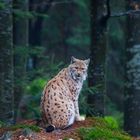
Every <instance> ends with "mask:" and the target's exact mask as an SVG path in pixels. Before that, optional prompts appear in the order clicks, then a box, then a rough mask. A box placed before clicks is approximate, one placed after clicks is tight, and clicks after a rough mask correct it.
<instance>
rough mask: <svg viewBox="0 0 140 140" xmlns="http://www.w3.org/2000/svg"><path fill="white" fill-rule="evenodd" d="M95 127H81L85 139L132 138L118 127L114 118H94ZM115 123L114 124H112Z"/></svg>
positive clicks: (116, 139) (124, 139)
mask: <svg viewBox="0 0 140 140" xmlns="http://www.w3.org/2000/svg"><path fill="white" fill-rule="evenodd" d="M94 119H95V122H94V124H93V127H88V128H80V129H79V134H80V136H81V139H83V140H93V139H94V140H131V138H130V136H129V135H128V134H126V133H125V132H124V131H122V130H120V129H119V128H118V127H117V124H116V122H115V120H114V119H112V118H109V119H106V118H94ZM112 124H113V125H112Z"/></svg>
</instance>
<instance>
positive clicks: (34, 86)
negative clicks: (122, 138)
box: [0, 0, 140, 136]
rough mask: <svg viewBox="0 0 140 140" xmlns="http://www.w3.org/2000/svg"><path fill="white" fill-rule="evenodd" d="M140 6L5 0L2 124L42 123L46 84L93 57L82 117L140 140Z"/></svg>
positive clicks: (131, 1) (126, 1) (0, 55)
mask: <svg viewBox="0 0 140 140" xmlns="http://www.w3.org/2000/svg"><path fill="white" fill-rule="evenodd" d="M139 9H140V0H121V1H117V0H0V120H1V121H2V122H6V123H7V124H13V123H15V122H16V121H19V120H23V119H29V118H30V119H31V118H40V96H41V93H42V91H43V87H44V85H45V84H46V83H47V81H49V80H50V79H51V78H52V77H53V76H55V75H56V74H57V73H58V72H59V71H60V70H61V69H62V68H63V67H66V66H67V65H68V64H69V63H70V58H71V56H75V57H76V58H79V59H86V58H89V57H90V59H91V62H90V66H89V72H88V78H87V81H86V82H85V83H84V87H83V90H82V92H81V95H80V100H79V104H80V112H81V114H84V115H86V116H93V115H94V116H105V117H106V116H108V118H109V117H111V118H112V119H115V120H117V123H118V125H119V127H121V128H124V130H126V131H127V132H129V133H130V134H132V135H134V136H140V10H139Z"/></svg>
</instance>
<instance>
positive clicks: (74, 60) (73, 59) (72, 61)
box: [70, 56, 76, 64]
mask: <svg viewBox="0 0 140 140" xmlns="http://www.w3.org/2000/svg"><path fill="white" fill-rule="evenodd" d="M74 62H76V58H75V57H74V56H72V57H71V62H70V63H71V64H73V63H74Z"/></svg>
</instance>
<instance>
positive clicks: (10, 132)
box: [0, 118, 140, 140]
mask: <svg viewBox="0 0 140 140" xmlns="http://www.w3.org/2000/svg"><path fill="white" fill-rule="evenodd" d="M95 121H96V120H95V119H93V118H87V119H86V120H84V121H80V122H75V123H74V124H73V125H72V126H71V127H69V128H67V129H65V130H59V131H58V130H55V131H53V132H50V133H46V131H45V129H43V128H41V129H40V130H39V132H35V131H30V130H28V129H26V130H25V128H24V129H23V128H16V129H13V128H0V140H81V139H82V137H81V136H80V134H79V133H78V130H79V128H83V127H84V128H89V127H93V124H96V122H95ZM22 125H24V126H25V125H32V126H35V125H36V121H33V120H26V121H22V122H21V123H20V126H22ZM100 140H102V139H100ZM132 140H140V139H138V138H137V139H136V138H132Z"/></svg>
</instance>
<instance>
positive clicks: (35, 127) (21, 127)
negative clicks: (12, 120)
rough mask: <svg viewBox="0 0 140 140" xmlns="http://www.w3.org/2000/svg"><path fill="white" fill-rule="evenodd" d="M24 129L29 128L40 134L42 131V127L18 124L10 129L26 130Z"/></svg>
mask: <svg viewBox="0 0 140 140" xmlns="http://www.w3.org/2000/svg"><path fill="white" fill-rule="evenodd" d="M24 128H29V129H31V130H32V131H34V132H40V130H41V129H40V127H38V126H36V125H27V124H17V125H14V126H11V127H10V129H11V130H17V129H24Z"/></svg>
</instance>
